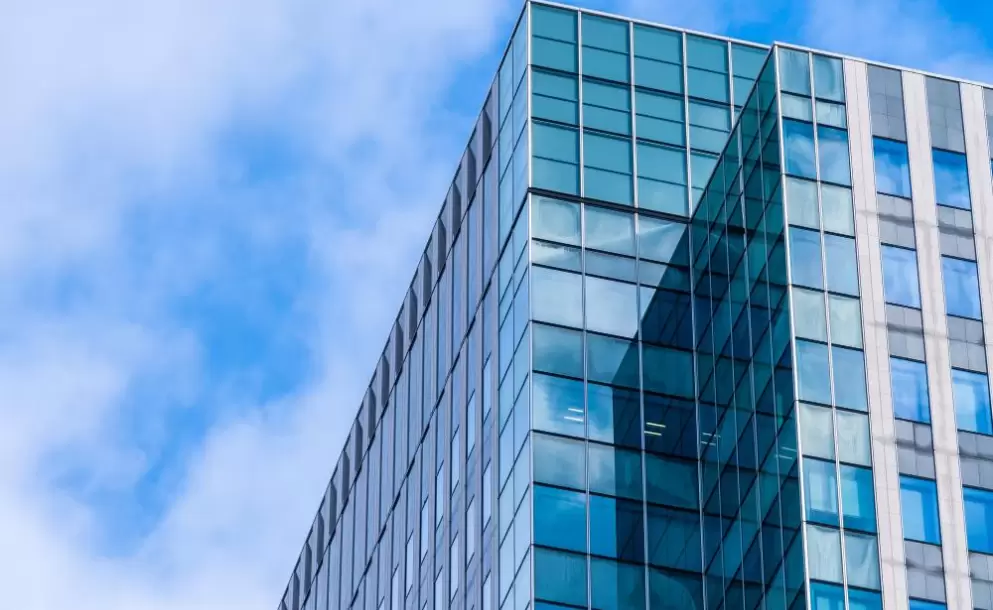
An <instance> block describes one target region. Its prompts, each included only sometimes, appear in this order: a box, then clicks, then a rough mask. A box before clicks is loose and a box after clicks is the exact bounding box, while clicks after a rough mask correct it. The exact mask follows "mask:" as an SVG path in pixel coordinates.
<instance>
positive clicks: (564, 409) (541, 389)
mask: <svg viewBox="0 0 993 610" xmlns="http://www.w3.org/2000/svg"><path fill="white" fill-rule="evenodd" d="M532 396H533V406H534V408H533V411H534V412H533V417H534V424H533V425H534V429H535V430H546V431H548V432H556V433H558V434H565V435H567V436H575V437H577V438H583V437H584V436H585V433H586V412H585V409H583V382H582V381H577V380H574V379H565V378H562V377H552V376H550V375H541V374H538V373H535V375H534V377H533V381H532Z"/></svg>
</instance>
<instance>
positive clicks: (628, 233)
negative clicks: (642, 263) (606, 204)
mask: <svg viewBox="0 0 993 610" xmlns="http://www.w3.org/2000/svg"><path fill="white" fill-rule="evenodd" d="M586 247H587V248H593V249H594V250H603V251H605V252H614V253H616V254H624V255H627V256H634V215H633V214H628V213H626V212H617V211H614V210H607V209H604V208H598V207H594V206H586Z"/></svg>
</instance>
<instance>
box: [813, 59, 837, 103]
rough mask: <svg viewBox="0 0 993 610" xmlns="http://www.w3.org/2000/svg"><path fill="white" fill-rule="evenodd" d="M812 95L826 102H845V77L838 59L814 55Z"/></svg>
mask: <svg viewBox="0 0 993 610" xmlns="http://www.w3.org/2000/svg"><path fill="white" fill-rule="evenodd" d="M814 94H815V95H816V96H817V97H819V98H822V99H826V100H834V101H836V102H843V101H845V77H844V71H843V70H842V65H841V60H840V59H837V58H835V57H824V56H823V55H814Z"/></svg>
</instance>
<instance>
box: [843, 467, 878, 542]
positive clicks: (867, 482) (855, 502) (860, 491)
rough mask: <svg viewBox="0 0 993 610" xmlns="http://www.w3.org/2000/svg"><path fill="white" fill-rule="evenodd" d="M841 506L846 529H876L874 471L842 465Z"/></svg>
mask: <svg viewBox="0 0 993 610" xmlns="http://www.w3.org/2000/svg"><path fill="white" fill-rule="evenodd" d="M840 472H841V506H842V511H843V513H844V514H843V519H842V520H843V523H844V526H845V529H852V530H861V531H863V532H875V531H876V496H875V493H874V491H873V487H872V471H871V470H869V469H868V468H858V467H856V466H848V465H847V464H842V465H841V469H840Z"/></svg>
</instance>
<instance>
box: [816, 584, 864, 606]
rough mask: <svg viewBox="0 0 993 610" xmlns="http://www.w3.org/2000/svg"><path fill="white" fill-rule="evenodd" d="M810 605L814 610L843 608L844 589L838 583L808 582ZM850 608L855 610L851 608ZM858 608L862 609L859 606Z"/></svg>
mask: <svg viewBox="0 0 993 610" xmlns="http://www.w3.org/2000/svg"><path fill="white" fill-rule="evenodd" d="M810 607H811V608H813V609H814V610H845V590H844V589H843V588H842V587H841V586H840V585H829V584H827V583H823V582H812V583H810ZM852 610H855V609H854V608H852ZM859 610H863V609H862V608H859Z"/></svg>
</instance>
